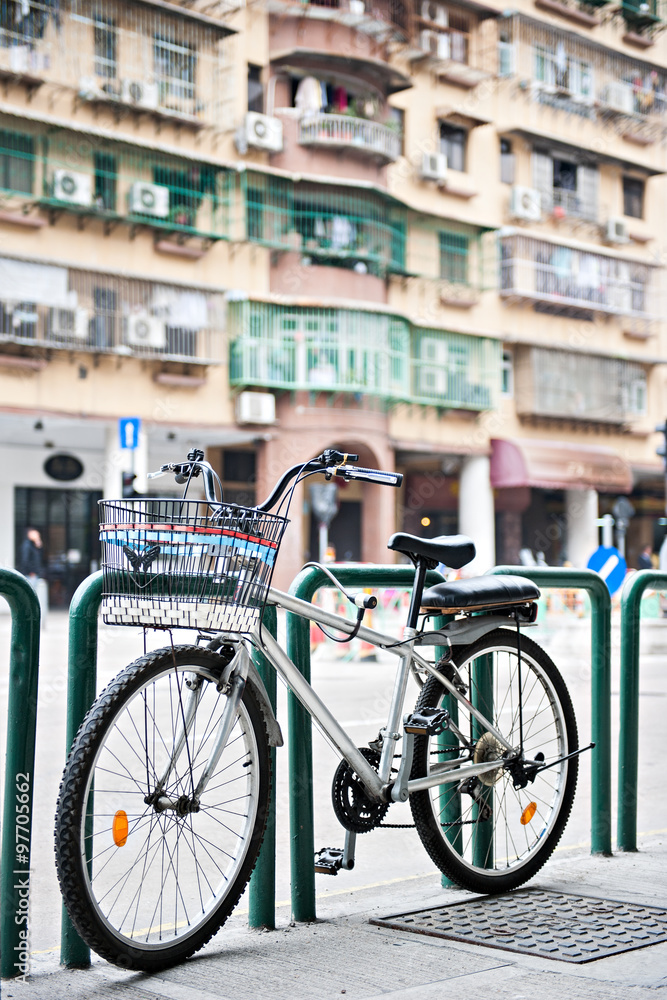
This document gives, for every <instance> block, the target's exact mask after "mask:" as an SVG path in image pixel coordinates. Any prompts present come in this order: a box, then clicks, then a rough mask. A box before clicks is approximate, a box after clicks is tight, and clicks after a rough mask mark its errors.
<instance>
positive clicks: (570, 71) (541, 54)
mask: <svg viewBox="0 0 667 1000" xmlns="http://www.w3.org/2000/svg"><path fill="white" fill-rule="evenodd" d="M533 56H534V74H535V79H536V80H537V81H538V82H539V83H544V84H545V85H546V86H547V87H555V88H557V89H558V90H560V91H563V90H565V91H568V92H569V93H570V94H574V95H575V96H577V97H579V98H581V99H582V100H585V101H590V100H592V99H593V69H592V67H591V64H590V63H588V62H585V61H584V60H583V59H577V58H575V57H574V56H571V55H568V53H567V51H566V49H565V46H564V44H563V43H562V42H559V43H558V44H557V45H556V47H555V48H552V47H550V46H546V45H536V46H535V47H534V50H533Z"/></svg>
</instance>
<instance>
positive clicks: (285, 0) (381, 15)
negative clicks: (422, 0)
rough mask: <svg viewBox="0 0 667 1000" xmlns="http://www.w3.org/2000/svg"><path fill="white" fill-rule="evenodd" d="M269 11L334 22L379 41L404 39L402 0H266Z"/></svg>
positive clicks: (404, 26)
mask: <svg viewBox="0 0 667 1000" xmlns="http://www.w3.org/2000/svg"><path fill="white" fill-rule="evenodd" d="M266 9H267V10H268V12H269V13H270V14H279V15H280V16H281V17H298V18H310V19H312V20H316V21H335V22H337V23H338V24H344V25H346V26H347V27H349V28H354V29H355V30H356V31H361V32H363V33H364V34H367V35H370V36H371V37H372V38H376V39H378V40H380V41H384V40H386V39H394V40H396V41H404V40H405V38H406V34H407V20H408V15H407V9H406V5H405V3H403V2H402V0H377V2H371V0H266Z"/></svg>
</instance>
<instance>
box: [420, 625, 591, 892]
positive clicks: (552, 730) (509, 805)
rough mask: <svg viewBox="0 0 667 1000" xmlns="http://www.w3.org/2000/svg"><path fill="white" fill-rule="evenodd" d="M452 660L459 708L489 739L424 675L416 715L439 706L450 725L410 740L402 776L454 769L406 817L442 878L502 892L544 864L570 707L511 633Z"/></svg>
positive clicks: (569, 747) (568, 790) (572, 784)
mask: <svg viewBox="0 0 667 1000" xmlns="http://www.w3.org/2000/svg"><path fill="white" fill-rule="evenodd" d="M453 662H454V663H455V665H456V667H457V669H458V671H459V674H460V675H461V678H462V680H463V681H464V682H465V684H466V686H467V699H469V705H471V706H472V707H473V708H476V709H477V710H478V711H479V712H481V713H482V714H483V715H484V717H485V719H486V720H487V721H488V722H489V723H491V727H492V728H493V729H495V731H496V733H495V734H494V733H492V732H490V731H489V727H488V726H485V725H484V724H483V723H481V722H480V721H479V719H477V718H476V717H475V716H474V714H473V712H472V711H471V710H470V707H469V705H466V704H465V703H464V702H460V701H458V700H456V699H454V698H453V697H452V696H451V695H450V694H449V693H448V692H447V691H446V689H445V688H444V687H443V685H442V684H440V682H439V681H438V680H437V679H436V678H434V677H429V679H428V680H427V681H426V683H425V684H424V687H423V688H422V692H421V695H420V697H419V700H418V702H417V709H419V708H425V707H443V708H447V709H448V710H449V712H450V716H451V721H452V723H453V726H451V727H450V729H448V730H445V732H443V733H442V734H441V735H439V736H435V737H427V736H418V737H416V738H415V754H414V758H413V767H412V774H411V777H412V778H420V777H424V776H426V775H429V774H432V773H434V772H435V771H437V770H438V769H440V770H443V769H444V764H445V762H449V763H450V764H451V763H452V762H458V764H457V766H455V767H454V768H453V770H451V771H449V774H448V776H449V777H452V778H454V779H455V780H453V781H448V782H447V783H443V784H442V785H437V786H435V787H432V788H429V789H428V790H425V791H419V792H414V793H413V794H412V795H411V796H410V803H411V807H412V814H413V818H414V821H415V826H416V827H417V831H418V833H419V836H420V837H421V840H422V843H423V844H424V847H425V848H426V850H427V851H428V853H429V855H430V856H431V858H432V860H433V861H434V862H435V864H436V865H437V866H438V868H440V870H441V871H442V872H444V874H445V875H447V876H448V878H450V879H451V880H452V881H453V882H455V883H457V884H458V885H460V886H462V887H463V888H465V889H469V890H471V891H472V892H483V893H496V892H507V891H508V890H510V889H515V888H517V886H519V885H522V884H523V883H524V882H526V881H527V880H528V879H530V878H532V876H533V875H534V874H535V873H536V872H537V871H538V870H539V869H540V868H541V867H542V865H543V864H544V863H545V862H546V861H547V859H548V858H549V856H550V855H551V853H552V852H553V850H554V848H555V847H556V845H557V843H558V841H559V840H560V837H561V835H562V833H563V829H564V827H565V824H566V823H567V820H568V817H569V815H570V810H571V808H572V802H573V799H574V793H575V788H576V783H577V769H578V758H576V757H574V758H572V759H570V760H562V759H561V758H563V757H565V756H566V755H567V754H570V753H572V752H573V751H575V750H576V749H577V746H578V744H577V726H576V722H575V717H574V710H573V708H572V702H571V700H570V696H569V694H568V691H567V688H566V686H565V683H564V681H563V679H562V677H561V676H560V674H559V672H558V670H557V668H556V666H555V665H554V663H553V662H552V661H551V659H550V658H549V657H548V656H547V654H546V653H545V652H544V650H542V649H541V648H540V647H539V646H538V645H537V644H536V643H535V642H533V641H532V640H531V639H529V638H528V637H526V636H523V635H522V636H521V662H520V664H519V658H518V655H517V636H516V633H515V632H510V631H509V630H507V629H497V630H496V631H494V632H491V633H489V634H487V635H486V636H484V637H483V638H482V639H480V640H479V641H478V642H476V643H473V644H471V645H469V646H466V647H459V648H457V649H456V650H455V652H454V656H453ZM457 732H458V735H456V733H457ZM497 734H500V735H501V736H502V737H503V739H504V741H505V742H506V743H507V744H508V745H509V747H511V748H512V750H511V751H510V752H509V753H508V751H507V748H506V747H505V746H503V745H502V743H501V742H500V740H499V739H498V735H497ZM512 757H513V762H512V764H511V765H510V763H509V761H508V758H512ZM495 760H498V767H497V768H493V769H492V770H486V771H484V772H483V773H481V774H479V775H473V776H470V774H469V772H470V769H471V767H472V766H474V765H475V764H484V763H488V762H492V761H495ZM531 763H532V767H533V770H531ZM544 764H546V765H551V766H549V767H546V768H544V769H542V766H543V765H544ZM466 770H467V771H468V774H466ZM522 784H523V787H517V785H522Z"/></svg>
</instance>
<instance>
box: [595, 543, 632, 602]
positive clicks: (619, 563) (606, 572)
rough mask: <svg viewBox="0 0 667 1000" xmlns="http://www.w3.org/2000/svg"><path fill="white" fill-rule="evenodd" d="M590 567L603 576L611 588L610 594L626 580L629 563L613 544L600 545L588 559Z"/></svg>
mask: <svg viewBox="0 0 667 1000" xmlns="http://www.w3.org/2000/svg"><path fill="white" fill-rule="evenodd" d="M587 565H588V569H592V570H595V572H596V573H597V574H598V575H599V576H601V577H602V579H603V580H604V582H605V583H606V584H607V587H608V588H609V593H610V594H612V595H613V594H615V593H616V591H617V590H618V589H619V587H620V586H621V585H622V583H623V581H624V580H625V574H626V572H627V568H628V567H627V564H626V562H625V559H624V558H623V556H622V555H621V553H620V552H619V551H618V549H616V548H614V546H613V545H600V547H599V548H597V549H596V550H595V552H594V553H593V555H592V556H591V557H590V559H589V560H588V564H587Z"/></svg>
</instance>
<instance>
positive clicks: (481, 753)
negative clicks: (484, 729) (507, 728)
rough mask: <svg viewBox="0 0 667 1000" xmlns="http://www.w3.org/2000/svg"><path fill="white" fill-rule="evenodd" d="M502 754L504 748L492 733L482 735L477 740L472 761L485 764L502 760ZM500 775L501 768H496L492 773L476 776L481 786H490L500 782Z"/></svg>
mask: <svg viewBox="0 0 667 1000" xmlns="http://www.w3.org/2000/svg"><path fill="white" fill-rule="evenodd" d="M504 753H505V748H504V747H503V745H502V743H501V742H500V741H499V740H498V739H496V737H495V736H494V735H493V733H484V735H483V736H480V738H479V739H478V740H477V743H476V745H475V753H474V757H473V760H474V762H475V764H487V763H488V762H489V761H493V760H503V754H504ZM502 773H503V768H502V767H496V768H494V769H493V770H492V771H485V772H484V773H483V774H480V775H478V777H479V780H480V781H481V782H482V784H483V785H489V786H491V785H495V784H496V782H498V781H499V780H500V776H501V775H502Z"/></svg>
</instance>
